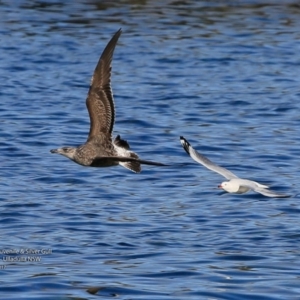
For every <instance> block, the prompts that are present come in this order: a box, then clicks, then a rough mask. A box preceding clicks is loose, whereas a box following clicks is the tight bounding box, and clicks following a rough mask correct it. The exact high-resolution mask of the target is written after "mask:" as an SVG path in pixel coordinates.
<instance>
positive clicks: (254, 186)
mask: <svg viewBox="0 0 300 300" xmlns="http://www.w3.org/2000/svg"><path fill="white" fill-rule="evenodd" d="M239 182H240V186H245V187H247V188H249V189H251V190H253V191H255V192H257V193H259V194H262V195H264V196H266V197H272V198H287V197H290V196H289V195H285V194H281V193H277V192H274V191H272V190H269V187H268V186H267V185H263V184H260V183H258V182H256V181H252V180H248V179H239Z"/></svg>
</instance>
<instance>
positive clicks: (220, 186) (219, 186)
mask: <svg viewBox="0 0 300 300" xmlns="http://www.w3.org/2000/svg"><path fill="white" fill-rule="evenodd" d="M51 151H52V150H51ZM218 188H219V189H221V188H222V185H221V184H219V185H218Z"/></svg>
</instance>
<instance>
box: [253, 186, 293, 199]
mask: <svg viewBox="0 0 300 300" xmlns="http://www.w3.org/2000/svg"><path fill="white" fill-rule="evenodd" d="M253 190H254V191H255V192H257V193H260V194H262V195H264V196H267V197H273V198H287V197H290V195H285V194H280V193H276V192H274V191H272V190H268V189H264V188H260V187H256V188H254V189H253Z"/></svg>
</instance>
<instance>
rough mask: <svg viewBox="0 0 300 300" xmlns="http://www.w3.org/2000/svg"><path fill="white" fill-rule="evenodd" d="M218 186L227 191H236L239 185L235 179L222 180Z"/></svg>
mask: <svg viewBox="0 0 300 300" xmlns="http://www.w3.org/2000/svg"><path fill="white" fill-rule="evenodd" d="M218 188H220V189H223V190H224V191H226V192H228V193H237V192H238V191H239V188H240V185H239V184H238V183H237V182H235V181H224V182H222V183H221V184H220V185H219V186H218Z"/></svg>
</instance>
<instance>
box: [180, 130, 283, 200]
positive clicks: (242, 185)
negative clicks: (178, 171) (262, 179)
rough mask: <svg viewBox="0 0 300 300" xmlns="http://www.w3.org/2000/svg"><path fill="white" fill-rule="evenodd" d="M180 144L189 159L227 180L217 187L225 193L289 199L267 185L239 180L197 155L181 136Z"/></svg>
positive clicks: (227, 171)
mask: <svg viewBox="0 0 300 300" xmlns="http://www.w3.org/2000/svg"><path fill="white" fill-rule="evenodd" d="M180 142H181V144H182V147H183V148H184V150H185V151H186V152H187V154H189V155H190V157H191V158H192V159H193V160H195V161H196V162H197V163H199V164H201V165H203V166H204V167H206V168H208V169H210V170H212V171H214V172H217V173H219V174H220V175H222V176H224V177H225V178H226V179H228V181H224V182H222V183H221V184H220V185H219V186H218V187H219V188H222V189H223V190H225V191H226V192H228V193H236V194H243V193H246V192H248V191H249V190H253V191H255V192H257V193H260V194H262V195H264V196H267V197H274V198H284V197H289V195H284V194H279V193H276V192H274V191H271V190H269V187H268V186H267V185H263V184H260V183H258V182H255V181H252V180H248V179H242V178H239V177H237V176H236V175H235V174H233V173H231V172H230V171H229V170H227V169H225V168H223V167H220V166H218V165H216V164H214V163H213V162H212V161H210V160H209V159H208V158H207V157H205V156H203V155H202V154H200V153H198V152H197V151H196V150H195V149H194V148H193V147H192V146H191V145H190V143H189V142H188V141H187V140H186V139H185V138H184V137H183V136H181V137H180Z"/></svg>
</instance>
